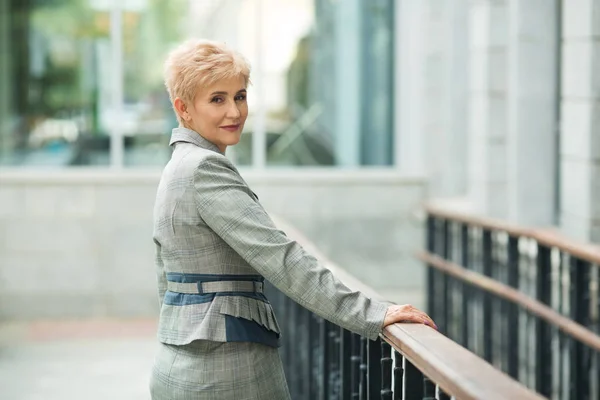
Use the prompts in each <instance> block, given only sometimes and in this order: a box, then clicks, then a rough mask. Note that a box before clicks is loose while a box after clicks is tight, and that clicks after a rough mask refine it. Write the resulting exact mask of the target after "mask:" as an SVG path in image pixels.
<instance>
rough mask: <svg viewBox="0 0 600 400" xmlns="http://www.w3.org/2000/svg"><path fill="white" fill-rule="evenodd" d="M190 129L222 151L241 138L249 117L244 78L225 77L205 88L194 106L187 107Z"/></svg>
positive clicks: (185, 116) (199, 93)
mask: <svg viewBox="0 0 600 400" xmlns="http://www.w3.org/2000/svg"><path fill="white" fill-rule="evenodd" d="M184 108H185V112H187V114H186V113H185V112H184V114H183V116H184V118H183V119H184V121H185V122H186V125H187V127H188V128H190V129H193V130H194V131H196V132H198V133H199V134H200V135H202V137H204V138H205V139H207V140H208V141H210V142H212V143H213V144H215V145H216V146H217V147H218V148H219V149H220V150H221V152H223V153H224V152H225V149H226V148H227V146H232V145H234V144H237V143H238V142H239V141H240V136H241V134H242V129H243V128H244V123H245V122H246V118H247V117H248V103H247V102H246V82H245V80H244V77H242V76H240V77H237V78H230V79H224V80H221V81H218V82H216V83H215V84H213V85H210V86H207V87H202V88H200V90H199V91H198V93H197V94H196V99H195V100H194V102H193V104H192V106H191V107H189V106H188V107H184Z"/></svg>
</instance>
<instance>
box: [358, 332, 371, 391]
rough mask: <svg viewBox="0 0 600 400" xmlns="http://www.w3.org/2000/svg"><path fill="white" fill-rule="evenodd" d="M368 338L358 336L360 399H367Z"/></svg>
mask: <svg viewBox="0 0 600 400" xmlns="http://www.w3.org/2000/svg"><path fill="white" fill-rule="evenodd" d="M368 341H369V339H367V338H365V337H361V338H360V396H359V399H360V400H367V389H368V386H369V380H368V377H367V368H368V359H367V357H368V354H367V346H368Z"/></svg>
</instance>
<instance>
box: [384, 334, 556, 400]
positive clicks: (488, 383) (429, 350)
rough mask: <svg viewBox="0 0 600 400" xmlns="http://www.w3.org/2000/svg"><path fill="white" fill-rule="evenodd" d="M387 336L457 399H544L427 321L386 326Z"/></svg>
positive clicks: (385, 336) (386, 338)
mask: <svg viewBox="0 0 600 400" xmlns="http://www.w3.org/2000/svg"><path fill="white" fill-rule="evenodd" d="M384 338H385V340H386V341H387V342H388V343H390V344H391V345H392V346H393V347H394V348H395V349H396V350H398V351H399V352H400V353H401V354H402V355H404V356H405V357H406V358H408V360H409V361H410V362H411V363H412V364H413V365H415V366H416V367H417V368H419V370H421V372H423V373H424V374H425V375H426V376H427V377H429V379H431V380H432V381H434V382H436V383H437V384H438V385H439V386H440V387H441V388H442V389H444V391H445V392H446V393H448V394H450V395H452V396H454V397H455V398H457V399H460V400H481V399H486V400H501V399H502V400H503V399H520V400H534V399H535V400H539V399H544V397H542V396H541V395H539V394H538V393H535V392H533V391H531V390H529V389H527V388H526V387H525V386H524V385H522V384H521V383H520V382H518V381H516V380H514V379H512V378H511V377H509V376H508V375H506V374H504V373H503V372H501V371H499V370H498V369H496V368H494V367H493V366H492V365H490V364H488V363H487V362H485V361H484V360H483V359H482V358H480V357H478V356H477V355H475V354H473V353H472V352H470V351H469V350H467V349H465V348H464V347H462V346H459V345H458V344H456V342H453V341H452V340H451V339H449V338H447V337H446V336H444V335H442V334H440V333H439V332H437V331H435V330H434V329H431V328H429V327H427V326H425V325H419V324H394V325H392V326H389V327H386V328H385V329H384Z"/></svg>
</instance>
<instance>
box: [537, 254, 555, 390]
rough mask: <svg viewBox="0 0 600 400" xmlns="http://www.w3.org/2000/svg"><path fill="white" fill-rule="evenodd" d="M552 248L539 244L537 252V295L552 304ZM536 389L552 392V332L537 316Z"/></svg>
mask: <svg viewBox="0 0 600 400" xmlns="http://www.w3.org/2000/svg"><path fill="white" fill-rule="evenodd" d="M550 263H551V259H550V249H549V248H548V247H546V246H542V245H539V244H538V254H537V282H536V286H537V288H536V289H537V297H538V300H539V301H541V302H542V303H544V304H546V305H548V306H552V302H551V300H552V299H551V293H552V292H551V290H552V275H551V264H550ZM536 329H537V340H536V368H535V370H536V374H535V375H536V379H535V381H536V390H537V391H538V392H539V393H541V394H542V395H543V396H546V397H550V396H551V394H552V333H551V331H550V329H549V326H548V324H547V323H545V322H544V321H542V320H541V319H540V318H536Z"/></svg>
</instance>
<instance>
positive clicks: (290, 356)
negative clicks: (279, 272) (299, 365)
mask: <svg viewBox="0 0 600 400" xmlns="http://www.w3.org/2000/svg"><path fill="white" fill-rule="evenodd" d="M297 307H298V305H297V304H296V302H294V301H293V300H292V299H289V298H288V307H287V318H286V319H287V320H288V323H289V325H288V329H287V332H286V334H287V335H286V336H287V338H288V339H287V346H288V349H289V350H288V352H287V355H286V359H287V364H288V371H289V374H288V375H287V376H286V377H287V381H288V387H289V389H290V394H292V395H293V396H296V397H298V375H299V374H298V371H297V370H296V362H297V358H298V352H297V351H291V349H294V348H297V346H298V343H297V339H296V335H297V333H298V326H297V325H295V322H296V314H297Z"/></svg>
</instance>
